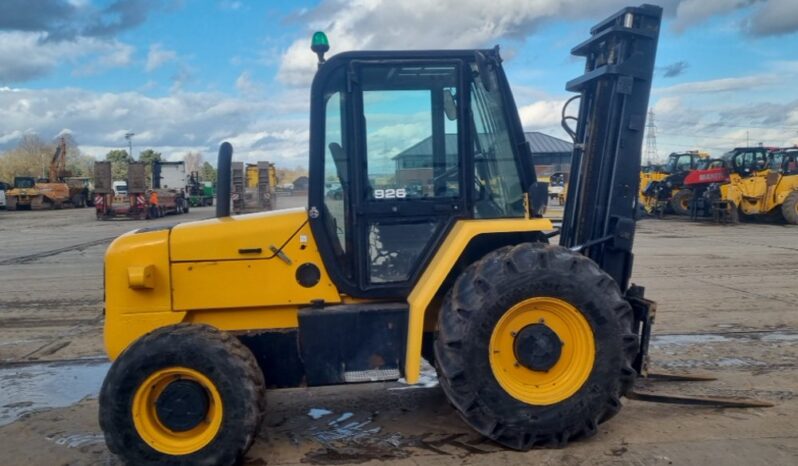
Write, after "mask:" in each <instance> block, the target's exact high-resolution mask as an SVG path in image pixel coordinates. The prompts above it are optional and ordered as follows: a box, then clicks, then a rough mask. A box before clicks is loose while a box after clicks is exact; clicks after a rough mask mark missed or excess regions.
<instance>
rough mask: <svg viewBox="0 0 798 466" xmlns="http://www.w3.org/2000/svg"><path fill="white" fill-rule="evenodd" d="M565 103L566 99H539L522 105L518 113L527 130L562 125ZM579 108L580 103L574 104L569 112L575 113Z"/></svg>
mask: <svg viewBox="0 0 798 466" xmlns="http://www.w3.org/2000/svg"><path fill="white" fill-rule="evenodd" d="M564 104H565V100H539V101H537V102H534V103H531V104H529V105H523V106H520V107H519V108H518V114H519V115H520V116H521V124H522V125H523V126H524V129H525V130H540V129H547V128H548V129H550V128H557V127H559V126H560V120H561V117H562V106H563V105H564ZM578 110H579V106H578V104H574V105H573V106H572V107H570V108H569V114H575V112H577V111H578Z"/></svg>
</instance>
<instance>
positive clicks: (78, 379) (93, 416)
mask: <svg viewBox="0 0 798 466" xmlns="http://www.w3.org/2000/svg"><path fill="white" fill-rule="evenodd" d="M288 203H294V204H300V205H301V203H302V202H301V200H298V199H288V200H286V203H284V204H283V205H284V206H285V205H288ZM212 214H213V211H212V209H210V208H204V209H193V210H192V212H191V213H190V214H189V215H187V216H183V217H167V218H164V219H159V220H155V221H152V222H147V223H146V224H147V225H155V224H169V223H174V222H176V221H185V220H191V219H201V218H206V217H210V216H211V215H212ZM143 223H144V222H117V221H115V222H97V221H95V220H94V216H93V212H92V211H91V210H90V209H80V210H63V211H52V212H5V211H0V464H2V465H27V464H35V465H39V464H41V465H51V464H63V465H67V464H69V465H71V464H99V465H114V464H118V461H117V460H116V458H115V457H113V455H111V454H110V453H109V452H108V451H107V450H106V448H105V446H104V443H103V439H102V435H101V434H100V430H99V426H98V423H97V401H96V399H95V396H96V393H97V391H98V389H99V386H100V383H101V382H102V378H103V375H104V373H105V371H106V370H107V368H108V362H107V361H106V360H105V358H104V356H103V352H102V351H103V350H102V269H101V265H102V257H103V252H104V250H105V248H106V247H107V245H108V243H109V242H110V240H111V239H112V238H113V237H114V236H116V235H118V234H120V233H122V232H125V231H128V230H130V229H133V228H136V227H139V226H141V225H142V224H143ZM638 231H639V233H638V236H637V242H636V244H635V252H636V269H635V275H634V281H635V282H636V283H638V284H642V285H645V286H646V289H647V293H648V295H649V296H650V297H652V298H653V299H655V300H657V301H658V302H659V311H658V315H657V325H656V326H655V334H656V337H655V338H654V341H653V347H652V352H651V353H652V361H653V366H654V369H655V370H660V371H672V372H681V371H692V372H700V373H702V374H707V375H711V376H713V377H717V379H718V380H716V381H713V382H701V383H675V382H668V383H663V382H659V383H656V384H655V383H651V382H646V381H644V382H643V383H641V384H639V385H640V389H641V390H658V391H664V392H668V393H675V394H694V395H717V396H745V397H755V398H758V399H761V400H767V401H770V402H773V403H774V404H775V406H774V407H772V408H756V409H728V408H727V409H718V408H702V407H690V406H675V405H664V404H655V403H646V402H639V401H626V402H625V405H626V406H625V408H624V410H623V411H622V412H621V414H619V415H618V416H617V417H616V418H614V419H613V420H612V421H610V422H609V423H606V424H603V425H602V426H601V428H600V430H599V433H598V435H596V436H595V437H594V438H592V439H589V440H586V441H579V442H574V443H572V444H571V445H569V446H568V447H567V448H565V449H561V450H533V451H530V452H527V453H518V452H512V451H507V450H504V449H502V448H499V447H497V446H496V445H495V444H492V443H491V442H489V441H486V440H484V439H482V438H480V437H479V436H477V435H475V434H474V433H473V432H472V431H471V430H470V429H469V428H468V427H467V426H466V425H465V424H463V423H462V421H460V420H459V419H458V417H457V416H456V415H455V414H454V412H453V411H452V409H451V408H450V407H449V406H448V404H447V403H446V400H445V397H444V395H443V393H442V392H441V390H440V389H439V388H438V387H437V385H436V382H435V378H434V371H429V370H427V371H425V377H424V382H425V383H424V384H422V385H420V386H414V387H408V386H405V385H402V384H398V383H391V384H377V385H358V386H348V387H345V388H341V387H327V388H314V389H296V390H284V391H273V392H270V394H269V397H268V398H269V400H268V401H269V411H268V416H267V419H266V422H265V425H264V428H263V429H262V432H261V434H260V436H259V438H258V439H257V441H256V443H255V445H254V447H253V448H252V450H251V451H250V452H249V454H248V455H247V459H246V463H247V464H251V465H265V464H269V465H288V464H356V463H368V462H370V463H372V464H381V463H386V464H407V465H422V464H423V465H444V464H478V465H479V464H484V465H494V464H508V465H515V464H519V465H520V464H565V465H577V464H608V465H609V464H612V465H615V464H645V465H649V464H653V465H660V464H661V465H666V464H739V465H751V464H768V465H780V464H798V399H797V398H796V395H798V305H797V303H798V286H796V285H798V283H796V276H797V275H796V268H797V267H796V266H797V265H798V228H795V227H789V226H783V225H762V224H757V225H754V224H743V225H738V226H722V225H714V224H705V223H690V222H687V221H683V220H679V219H668V220H645V221H642V222H640V224H639V230H638Z"/></svg>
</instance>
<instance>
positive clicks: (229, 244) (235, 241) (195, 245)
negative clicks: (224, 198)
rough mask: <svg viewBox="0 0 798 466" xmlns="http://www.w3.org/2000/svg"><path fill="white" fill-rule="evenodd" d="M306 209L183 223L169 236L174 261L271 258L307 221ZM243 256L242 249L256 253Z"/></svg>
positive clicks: (171, 258)
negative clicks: (256, 251)
mask: <svg viewBox="0 0 798 466" xmlns="http://www.w3.org/2000/svg"><path fill="white" fill-rule="evenodd" d="M307 219H308V216H307V213H306V212H305V209H304V208H297V209H285V210H275V211H270V212H259V213H255V214H248V215H239V216H235V217H224V218H214V219H210V220H202V221H199V222H190V223H182V224H180V225H177V226H175V227H174V228H173V229H172V234H171V235H170V254H169V255H170V260H171V261H172V262H201V261H219V260H241V259H250V258H258V257H265V256H271V255H272V250H271V248H272V247H276V248H279V247H281V246H282V245H283V244H284V243H285V242H286V241H288V240H289V239H290V238H291V237H292V236H293V235H294V234H295V233H296V232H297V231H298V230H299V229H300V228H301V227H302V225H304V224H305V222H306V221H307ZM257 249H260V251H261V252H260V253H255V252H248V253H246V254H242V252H241V251H242V250H246V251H254V250H257Z"/></svg>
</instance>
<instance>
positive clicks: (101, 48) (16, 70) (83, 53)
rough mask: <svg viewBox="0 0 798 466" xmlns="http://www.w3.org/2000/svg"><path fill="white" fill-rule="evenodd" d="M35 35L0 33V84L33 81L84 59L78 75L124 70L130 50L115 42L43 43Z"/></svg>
mask: <svg viewBox="0 0 798 466" xmlns="http://www.w3.org/2000/svg"><path fill="white" fill-rule="evenodd" d="M46 38H47V35H46V34H42V33H37V32H0V83H12V82H21V81H27V80H30V79H35V78H38V77H41V76H44V75H47V74H49V73H51V72H52V71H53V70H55V69H56V68H57V67H59V66H63V65H66V64H72V65H74V64H77V63H78V62H79V61H80V60H86V59H88V60H89V62H88V63H87V64H85V65H84V67H83V69H82V70H80V73H82V74H86V73H91V72H96V71H98V70H100V69H107V68H114V67H120V66H127V65H129V64H130V62H131V57H132V54H133V52H134V48H133V47H132V46H130V45H128V44H124V43H122V42H119V41H117V40H101V39H95V38H91V37H78V38H76V39H75V40H74V41H47V40H45V39H46Z"/></svg>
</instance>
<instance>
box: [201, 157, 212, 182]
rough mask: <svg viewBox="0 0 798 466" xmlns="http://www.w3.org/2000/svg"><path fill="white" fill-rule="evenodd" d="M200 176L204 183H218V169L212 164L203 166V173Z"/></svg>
mask: <svg viewBox="0 0 798 466" xmlns="http://www.w3.org/2000/svg"><path fill="white" fill-rule="evenodd" d="M200 176H201V177H202V181H212V182H214V183H216V169H215V168H213V165H211V164H210V162H205V163H203V164H202V173H201V174H200Z"/></svg>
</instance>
